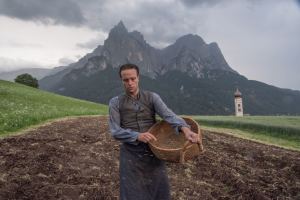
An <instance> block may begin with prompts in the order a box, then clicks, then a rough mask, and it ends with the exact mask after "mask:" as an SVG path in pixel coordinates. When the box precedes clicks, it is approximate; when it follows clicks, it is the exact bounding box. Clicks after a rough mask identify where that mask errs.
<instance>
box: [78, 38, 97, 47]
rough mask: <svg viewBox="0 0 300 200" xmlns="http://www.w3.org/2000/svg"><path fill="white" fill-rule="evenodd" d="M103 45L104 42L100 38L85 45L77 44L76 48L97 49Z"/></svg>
mask: <svg viewBox="0 0 300 200" xmlns="http://www.w3.org/2000/svg"><path fill="white" fill-rule="evenodd" d="M101 43H102V40H101V39H100V38H95V39H92V40H90V41H87V42H85V43H77V44H76V46H77V47H79V48H83V49H95V48H96V47H97V46H98V45H99V44H101Z"/></svg>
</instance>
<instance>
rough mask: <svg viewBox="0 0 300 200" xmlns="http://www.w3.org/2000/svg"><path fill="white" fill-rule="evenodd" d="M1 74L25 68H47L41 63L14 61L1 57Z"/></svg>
mask: <svg viewBox="0 0 300 200" xmlns="http://www.w3.org/2000/svg"><path fill="white" fill-rule="evenodd" d="M0 66H1V68H0V73H1V72H9V71H13V70H17V69H23V68H45V67H47V66H43V65H41V64H39V63H35V62H32V61H28V60H23V59H12V58H7V57H1V56H0Z"/></svg>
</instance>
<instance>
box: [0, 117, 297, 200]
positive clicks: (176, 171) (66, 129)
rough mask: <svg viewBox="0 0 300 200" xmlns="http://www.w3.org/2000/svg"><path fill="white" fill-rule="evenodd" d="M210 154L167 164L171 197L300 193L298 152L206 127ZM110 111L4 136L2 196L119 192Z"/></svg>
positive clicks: (84, 195) (109, 194) (0, 161)
mask: <svg viewBox="0 0 300 200" xmlns="http://www.w3.org/2000/svg"><path fill="white" fill-rule="evenodd" d="M203 142H204V147H205V149H206V151H205V153H204V154H203V155H201V156H200V157H198V158H195V159H194V160H193V161H189V162H187V163H185V164H184V165H181V164H176V163H168V164H167V167H168V173H169V179H170V185H171V192H172V199H176V200H177V199H189V200H190V199H195V200H196V199H197V200H198V199H259V200H260V199H300V152H296V151H289V150H285V149H281V148H277V147H273V146H268V145H263V144H259V143H255V142H251V141H248V140H242V139H238V138H234V137H231V136H228V135H225V134H224V135H223V134H216V133H210V132H204V140H203ZM118 157H119V145H118V142H116V141H114V140H113V139H112V138H111V137H110V135H109V131H108V124H107V118H105V117H88V118H87V117H86V118H77V119H69V120H64V121H59V122H53V123H51V124H48V125H45V126H42V127H39V128H37V129H35V130H31V131H29V132H28V133H26V134H23V135H19V136H13V137H7V138H4V139H1V140H0V199H31V200H32V199H117V196H118V193H119V177H118Z"/></svg>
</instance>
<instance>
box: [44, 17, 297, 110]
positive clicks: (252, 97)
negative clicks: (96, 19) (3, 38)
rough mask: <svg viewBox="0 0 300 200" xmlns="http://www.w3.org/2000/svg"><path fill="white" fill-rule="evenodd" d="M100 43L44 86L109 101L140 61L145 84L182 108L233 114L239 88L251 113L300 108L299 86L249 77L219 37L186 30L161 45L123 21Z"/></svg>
mask: <svg viewBox="0 0 300 200" xmlns="http://www.w3.org/2000/svg"><path fill="white" fill-rule="evenodd" d="M99 47H100V48H97V49H96V50H97V51H96V50H94V52H95V51H96V52H97V53H96V54H94V53H92V54H90V55H87V56H85V57H83V58H82V59H81V60H80V61H79V62H77V63H73V64H71V65H70V66H69V67H68V68H66V69H65V70H64V71H61V72H58V73H56V74H53V75H52V76H48V77H45V78H44V79H42V80H41V81H40V82H39V83H40V86H41V88H42V89H46V90H49V91H53V92H56V93H59V94H62V95H67V96H72V97H76V98H81V99H86V100H90V101H94V102H100V103H105V104H107V103H108V101H109V99H110V98H111V97H113V96H115V95H117V94H118V93H120V92H122V91H123V89H122V85H121V82H120V81H119V77H118V67H119V66H120V65H121V64H124V63H134V64H137V65H138V66H139V67H140V72H141V85H142V87H143V88H144V89H149V90H152V91H155V92H157V93H158V94H160V95H161V96H162V97H163V99H164V100H165V101H166V102H167V104H168V105H169V106H170V108H172V109H173V110H174V111H175V112H177V113H180V114H210V115H220V114H234V110H233V109H234V106H233V98H234V91H235V90H236V88H239V90H240V91H241V92H242V94H243V97H244V98H243V100H244V110H245V113H247V114H252V115H253V114H256V115H257V114H260V115H277V114H293V115H295V114H300V105H299V103H297V102H300V91H293V90H288V89H280V88H276V87H273V86H270V85H267V84H264V83H262V82H258V81H251V80H248V79H247V78H245V77H244V76H242V75H240V74H239V73H238V72H236V71H235V70H233V69H232V68H231V67H230V66H229V65H228V63H227V62H226V60H225V58H224V56H223V55H222V52H221V50H220V48H219V47H218V45H217V43H210V44H206V43H205V42H204V40H203V39H202V38H201V37H200V36H197V35H192V34H188V35H185V36H182V37H180V38H179V39H177V40H176V42H175V43H174V44H171V45H169V46H168V47H166V48H164V49H161V50H159V49H155V48H153V47H151V45H149V44H148V43H147V42H146V41H145V40H144V38H143V35H142V34H141V33H140V32H137V31H133V32H128V30H127V29H126V27H125V26H124V24H123V23H122V22H120V23H119V24H118V25H116V26H115V27H114V28H113V29H112V30H111V31H110V33H109V36H108V38H107V39H106V40H105V42H104V45H103V46H101V45H100V46H99ZM74 66H76V67H74Z"/></svg>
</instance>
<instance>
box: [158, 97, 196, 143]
mask: <svg viewBox="0 0 300 200" xmlns="http://www.w3.org/2000/svg"><path fill="white" fill-rule="evenodd" d="M153 103H154V109H155V111H156V112H157V114H158V115H159V116H160V117H161V118H163V119H164V120H166V121H167V122H168V123H170V124H171V126H172V127H173V128H174V129H175V130H176V132H179V131H182V132H183V133H184V135H185V137H186V138H187V139H188V140H189V141H191V142H199V138H198V134H197V133H194V132H193V131H191V129H190V126H189V125H187V123H186V122H185V121H184V120H183V119H182V118H180V117H178V116H177V115H176V114H175V113H174V112H173V111H171V110H170V109H169V108H168V107H167V105H166V104H165V103H164V102H163V100H162V99H161V98H160V96H159V95H158V94H156V93H153Z"/></svg>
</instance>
